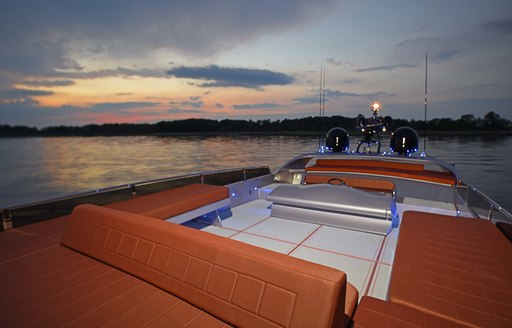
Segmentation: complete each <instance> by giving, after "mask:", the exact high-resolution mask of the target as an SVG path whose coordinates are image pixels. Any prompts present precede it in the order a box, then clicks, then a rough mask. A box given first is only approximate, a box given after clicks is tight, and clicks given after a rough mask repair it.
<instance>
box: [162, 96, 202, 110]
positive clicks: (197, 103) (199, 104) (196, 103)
mask: <svg viewBox="0 0 512 328" xmlns="http://www.w3.org/2000/svg"><path fill="white" fill-rule="evenodd" d="M191 98H193V97H191ZM169 104H170V105H179V106H185V107H194V108H201V107H203V105H204V104H203V102H202V101H181V102H176V101H170V102H169Z"/></svg>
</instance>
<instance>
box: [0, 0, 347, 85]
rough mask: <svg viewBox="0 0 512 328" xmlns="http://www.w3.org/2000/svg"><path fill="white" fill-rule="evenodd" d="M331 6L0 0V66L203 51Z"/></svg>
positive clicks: (35, 71) (297, 23)
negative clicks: (161, 52) (25, 0)
mask: <svg viewBox="0 0 512 328" xmlns="http://www.w3.org/2000/svg"><path fill="white" fill-rule="evenodd" d="M338 5H339V3H338V1H336V0H318V1H314V2H311V1H310V0H282V1H277V2H276V1H274V0H259V1H244V2H243V3H238V2H233V1H230V0H218V1H210V0H189V1H164V0H148V1H145V2H144V3H142V2H140V1H138V0H125V1H118V0H89V1H85V2H82V1H78V2H76V1H65V0H51V1H46V2H45V3H44V4H43V3H41V2H39V1H28V2H20V1H17V0H3V1H0V44H2V47H1V50H0V70H2V71H10V72H15V73H20V74H29V75H36V76H53V75H52V74H53V73H55V72H59V71H84V70H86V69H88V67H84V66H83V65H82V64H81V63H82V62H83V63H90V62H91V61H94V60H95V59H97V58H101V59H105V58H108V59H112V58H114V59H126V58H138V59H140V60H145V59H146V58H148V56H151V55H152V54H154V53H155V51H160V50H162V51H165V52H167V53H169V54H171V55H178V56H181V57H187V58H209V57H211V56H215V55H216V54H219V53H222V52H226V51H229V50H231V49H233V48H235V47H237V46H239V45H240V44H241V43H244V44H247V43H250V42H253V41H255V40H258V39H259V38H261V37H262V36H265V35H277V34H280V33H285V32H289V31H291V30H296V29H303V28H305V27H308V26H310V25H312V24H316V23H317V22H318V21H319V20H320V19H321V18H322V17H325V15H328V14H329V13H331V12H332V11H333V8H334V7H336V6H338ZM198 22H200V24H199V23H198ZM241 36H243V40H241ZM168 61H169V60H168Z"/></svg>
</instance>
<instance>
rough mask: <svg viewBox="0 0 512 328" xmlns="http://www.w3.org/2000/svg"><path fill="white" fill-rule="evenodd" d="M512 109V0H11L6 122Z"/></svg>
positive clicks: (2, 89)
mask: <svg viewBox="0 0 512 328" xmlns="http://www.w3.org/2000/svg"><path fill="white" fill-rule="evenodd" d="M427 51H428V56H429V62H428V68H429V69H428V89H429V114H428V115H429V117H430V118H433V117H451V118H459V117H460V116H461V115H463V114H467V113H470V114H474V115H475V116H476V117H482V116H483V115H485V114H486V113H487V112H489V111H491V110H492V111H495V112H497V113H498V114H499V115H501V116H502V117H504V118H508V119H512V1H511V0H428V1H419V0H387V1H382V0H367V1H365V0H338V1H335V0H315V1H312V0H254V1H253V0H182V1H178V0H167V1H164V0H147V1H135V0H87V1H79V0H77V1H70V0H46V1H40V0H2V1H0V124H9V125H26V126H36V127H45V126H55V125H85V124H90V123H114V122H119V123H121V122H130V123H139V122H149V123H153V122H158V121H162V120H176V119H184V118H190V117H195V118H210V119H224V118H236V119H255V120H257V119H271V120H276V119H284V118H297V117H304V116H314V115H317V114H318V107H319V105H318V100H319V83H320V68H321V67H322V66H323V67H325V71H326V90H325V96H326V104H325V113H326V115H328V116H330V115H344V116H352V117H353V116H355V115H357V114H358V113H363V114H366V115H369V114H370V111H369V105H370V104H371V102H373V101H380V102H382V103H383V114H385V115H390V116H392V117H396V118H407V119H422V118H423V107H424V105H423V98H424V95H423V93H424V78H425V73H424V72H425V53H426V52H427Z"/></svg>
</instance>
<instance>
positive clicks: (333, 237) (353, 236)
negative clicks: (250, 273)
mask: <svg viewBox="0 0 512 328" xmlns="http://www.w3.org/2000/svg"><path fill="white" fill-rule="evenodd" d="M270 204H271V203H270V202H268V201H266V200H263V199H257V200H254V201H252V202H249V203H247V204H243V205H240V206H238V207H235V208H233V209H232V212H233V216H232V217H230V218H228V219H225V220H223V221H222V226H223V227H222V228H219V227H215V226H208V227H206V228H204V229H203V230H204V231H208V232H210V233H214V234H217V235H220V236H224V237H227V238H232V239H236V240H239V241H242V242H245V243H248V244H252V245H255V246H258V247H263V248H266V249H270V250H273V251H276V252H280V253H283V254H288V255H290V256H295V257H298V258H302V259H305V260H307V261H311V262H316V263H320V264H323V265H327V266H331V267H333V268H337V269H339V270H342V271H344V272H345V273H346V274H347V277H348V281H349V282H350V283H351V284H353V285H354V286H355V287H356V288H357V290H358V291H359V293H360V296H362V295H372V296H375V297H378V298H381V299H385V298H386V295H387V289H388V284H389V277H390V272H391V265H392V262H393V255H394V250H395V247H396V235H397V231H393V232H392V233H391V234H390V235H388V236H386V237H384V236H381V235H377V234H370V233H364V232H359V231H354V230H347V229H340V228H334V227H330V226H324V225H318V224H313V223H307V222H301V221H294V220H286V219H281V218H275V217H271V216H270V208H269V206H270Z"/></svg>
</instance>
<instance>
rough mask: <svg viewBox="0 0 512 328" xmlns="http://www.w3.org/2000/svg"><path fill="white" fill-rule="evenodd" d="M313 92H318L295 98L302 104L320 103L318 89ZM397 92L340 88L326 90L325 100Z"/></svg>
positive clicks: (366, 96) (296, 101)
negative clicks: (347, 90) (345, 89)
mask: <svg viewBox="0 0 512 328" xmlns="http://www.w3.org/2000/svg"><path fill="white" fill-rule="evenodd" d="M312 92H313V93H316V94H317V95H314V96H311V97H304V98H296V99H294V101H295V103H296V104H299V105H302V104H319V102H320V97H319V96H318V90H314V91H312ZM394 96H395V94H393V93H389V92H384V91H380V92H372V93H354V92H345V91H339V90H330V89H327V90H325V101H326V102H328V101H329V99H330V98H333V99H335V98H344V97H354V98H369V99H375V98H382V97H394Z"/></svg>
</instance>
